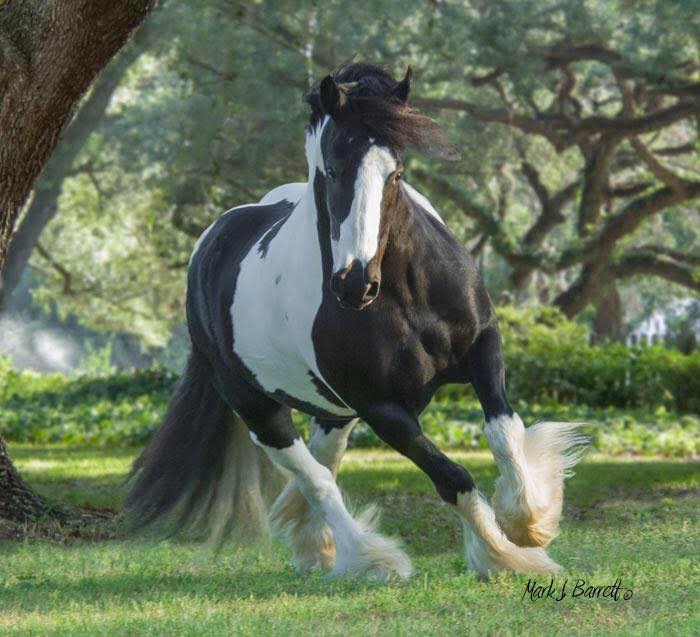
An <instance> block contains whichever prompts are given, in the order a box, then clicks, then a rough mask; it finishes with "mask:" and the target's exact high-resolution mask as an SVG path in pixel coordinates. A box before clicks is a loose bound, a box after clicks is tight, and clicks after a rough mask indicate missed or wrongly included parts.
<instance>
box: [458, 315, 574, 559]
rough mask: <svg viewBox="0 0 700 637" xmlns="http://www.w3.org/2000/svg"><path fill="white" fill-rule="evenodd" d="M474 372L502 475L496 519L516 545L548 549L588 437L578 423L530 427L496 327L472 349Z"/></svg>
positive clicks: (495, 498) (471, 373)
mask: <svg viewBox="0 0 700 637" xmlns="http://www.w3.org/2000/svg"><path fill="white" fill-rule="evenodd" d="M468 368H469V369H468V371H469V377H470V379H471V382H472V384H473V385H474V389H475V390H476V393H477V396H478V397H479V400H480V402H481V406H482V408H483V410H484V414H485V416H486V427H485V429H484V433H485V434H486V438H487V439H488V441H489V447H490V448H491V451H492V452H493V455H494V458H495V460H496V464H497V465H498V469H499V471H500V474H501V475H500V477H499V478H498V480H496V490H495V493H494V496H493V507H494V509H495V511H496V519H497V520H498V523H499V524H500V525H501V527H502V528H503V530H504V531H505V533H506V535H507V536H508V538H509V539H510V540H512V541H513V542H515V543H516V544H518V545H520V546H547V545H548V544H549V543H550V542H551V541H552V539H553V538H554V537H555V536H556V534H557V529H558V526H559V519H560V518H561V512H562V505H563V501H564V479H565V478H566V477H567V475H569V472H570V469H571V468H572V467H573V466H574V465H575V464H576V462H578V460H579V458H580V456H581V453H580V450H581V449H582V448H583V447H582V445H583V443H585V441H586V439H585V437H584V436H582V435H581V434H579V432H578V430H577V425H576V424H574V423H562V422H541V423H537V424H536V425H533V426H531V427H528V428H527V429H526V428H525V426H524V425H523V421H522V420H521V418H520V416H518V414H516V413H515V412H514V411H513V410H512V409H511V407H510V405H509V404H508V400H507V398H506V390H505V371H504V366H503V355H502V353H501V339H500V335H499V333H498V330H497V329H496V328H495V327H490V328H487V329H486V330H484V332H482V334H481V335H480V336H479V338H478V339H477V340H476V342H475V343H474V345H473V346H472V348H471V350H470V351H469V355H468ZM577 448H578V449H579V451H577V450H576V449H577Z"/></svg>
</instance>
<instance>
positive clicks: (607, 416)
mask: <svg viewBox="0 0 700 637" xmlns="http://www.w3.org/2000/svg"><path fill="white" fill-rule="evenodd" d="M566 329H570V328H566ZM524 351H525V352H528V350H527V349H526V350H524ZM660 354H661V353H660V352H659V355H660ZM669 355H671V356H672V357H674V358H675V353H670V354H669ZM524 356H528V357H529V359H533V358H534V356H533V355H531V354H529V353H526V354H524ZM696 356H697V355H696ZM662 358H663V357H662ZM560 360H561V359H560V358H558V357H554V358H553V359H552V361H553V363H552V365H553V366H552V368H549V367H547V366H543V365H541V366H540V367H539V368H538V372H537V374H538V375H539V376H540V377H542V378H551V379H557V381H556V382H557V384H556V386H555V387H556V388H558V391H560V392H562V393H567V392H568V393H569V394H571V396H574V397H576V394H574V393H571V392H570V390H568V389H567V387H568V386H569V385H567V384H566V383H565V382H564V381H563V380H562V379H561V378H560V375H563V374H565V373H566V371H565V370H567V369H568V368H567V367H561V368H560V367H559V362H560ZM599 366H600V367H605V365H602V364H601V365H599ZM601 373H602V372H601ZM537 374H535V375H533V376H529V377H528V378H535V379H536V378H537V377H538V375H537ZM176 380H177V379H176V376H175V375H173V374H172V373H169V372H166V371H164V370H161V369H151V370H145V371H135V372H130V373H125V372H122V373H117V374H110V375H106V376H74V377H66V376H61V375H58V374H54V375H38V374H33V373H31V372H19V371H17V370H15V369H13V368H12V367H11V366H10V365H9V364H8V363H7V362H3V363H2V366H1V367H0V404H2V406H3V409H2V418H1V420H0V434H2V435H3V436H4V437H5V438H7V439H8V440H12V441H27V442H35V443H49V442H52V443H53V442H61V443H65V444H73V445H76V444H92V445H109V446H113V445H124V444H142V443H144V442H145V441H146V440H147V439H148V438H149V436H150V435H151V434H152V433H153V432H154V431H155V430H156V428H157V427H158V426H159V425H160V422H161V418H162V416H163V413H164V410H165V408H166V406H167V403H168V400H169V398H170V394H171V392H172V389H173V386H174V384H175V382H176ZM553 382H554V381H553ZM655 382H656V381H655V380H652V382H651V383H650V385H649V386H650V387H654V386H655V385H654V383H655ZM569 384H570V383H569ZM518 387H519V388H520V390H521V392H520V393H519V394H518V399H517V400H516V401H515V402H514V405H513V406H514V408H515V409H516V410H517V411H518V413H520V415H521V416H522V418H523V419H524V420H525V422H526V423H528V424H530V423H533V422H535V421H539V420H561V421H575V422H582V423H586V428H585V430H586V432H587V433H588V434H589V435H590V436H591V437H592V442H593V446H594V447H595V448H596V449H598V450H601V451H605V452H608V453H623V452H626V453H639V454H663V455H667V456H690V455H693V454H697V453H698V452H700V448H699V446H698V441H699V440H700V417H698V416H697V415H693V414H685V415H679V414H678V413H676V412H674V411H672V410H670V409H668V408H667V407H666V406H664V404H662V403H653V404H654V407H655V408H654V409H650V408H636V409H634V408H630V407H629V406H627V407H625V408H624V409H623V408H619V407H613V406H605V404H604V403H596V404H597V405H598V406H595V407H593V406H588V405H585V404H580V402H579V403H574V402H571V403H568V404H562V403H560V402H556V401H555V400H552V399H551V398H550V397H549V393H550V392H549V391H543V390H542V388H541V386H540V385H539V384H538V383H536V382H533V383H529V384H528V383H527V382H522V383H521V384H520V385H518ZM596 387H597V385H590V384H589V386H588V388H587V389H588V393H586V394H581V395H585V396H592V397H597V398H598V399H600V398H601V397H605V396H608V393H607V390H605V391H603V390H600V391H597V390H596ZM526 389H531V390H532V391H533V392H539V393H536V394H534V396H535V397H533V398H530V399H525V398H524V397H523V394H522V391H523V390H526ZM628 393H630V395H631V392H628ZM642 404H643V403H642ZM294 420H295V424H296V425H297V427H298V428H299V429H300V430H301V431H302V432H303V433H306V432H307V431H308V419H307V418H306V417H304V416H303V415H302V414H299V413H295V415H294ZM421 423H422V425H423V427H424V429H425V431H426V432H427V433H428V435H429V436H430V437H431V438H433V439H434V440H435V442H436V443H437V444H438V445H440V446H441V447H443V448H457V449H485V448H486V447H487V442H486V439H485V437H484V436H483V433H482V430H483V414H482V412H481V408H480V406H479V403H478V401H477V400H476V398H475V397H474V396H473V393H472V392H471V390H470V389H468V388H465V387H464V386H457V385H451V386H448V387H445V388H443V389H442V390H440V392H439V393H438V395H437V396H436V398H435V400H433V402H432V403H431V404H430V406H429V407H428V408H427V409H426V411H425V412H424V413H423V415H422V417H421ZM351 444H353V445H354V446H359V447H368V446H377V445H379V444H380V443H379V440H378V439H377V438H376V436H375V435H374V433H372V431H371V430H370V429H369V428H368V427H367V426H366V425H364V424H361V425H360V426H359V427H357V429H356V430H355V432H353V437H352V440H351Z"/></svg>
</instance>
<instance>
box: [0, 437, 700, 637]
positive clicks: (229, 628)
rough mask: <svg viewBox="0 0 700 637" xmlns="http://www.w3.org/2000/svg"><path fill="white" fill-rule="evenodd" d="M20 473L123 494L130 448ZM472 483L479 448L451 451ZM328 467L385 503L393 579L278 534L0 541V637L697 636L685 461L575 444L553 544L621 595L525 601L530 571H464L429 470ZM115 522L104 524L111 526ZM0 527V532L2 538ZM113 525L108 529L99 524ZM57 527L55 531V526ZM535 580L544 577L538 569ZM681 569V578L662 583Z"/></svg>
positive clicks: (360, 454)
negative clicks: (212, 546)
mask: <svg viewBox="0 0 700 637" xmlns="http://www.w3.org/2000/svg"><path fill="white" fill-rule="evenodd" d="M11 452H12V455H13V456H14V457H15V458H16V460H17V464H18V466H19V468H20V470H21V471H22V474H23V475H25V476H26V477H27V478H28V479H29V480H30V481H31V483H32V484H34V485H36V486H37V488H39V489H40V490H41V491H42V493H46V494H47V495H51V496H52V497H55V498H58V499H60V500H62V501H67V502H71V503H74V504H81V505H88V506H91V507H99V508H103V507H111V508H118V507H119V506H120V492H121V483H122V481H123V479H124V476H125V474H126V472H127V471H128V468H129V466H130V463H131V461H132V460H133V458H134V457H135V455H136V453H137V450H135V449H108V450H106V449H94V448H92V449H75V448H70V449H67V448H61V447H55V446H54V447H37V446H27V445H12V446H11ZM452 455H453V457H454V458H455V459H456V460H457V461H458V462H460V463H462V464H464V465H465V466H467V467H468V468H469V470H470V471H471V472H472V474H473V475H474V478H475V480H476V482H477V484H478V485H479V488H480V489H482V490H483V491H484V493H487V494H490V493H492V492H493V481H494V479H495V478H496V476H497V469H496V467H495V466H494V463H493V460H492V459H491V457H490V454H480V453H469V454H462V453H455V454H452ZM338 480H339V483H340V486H341V489H342V490H343V492H344V494H345V495H346V497H347V499H348V500H349V502H350V503H352V504H354V505H355V507H356V508H357V509H361V507H364V506H366V505H368V504H370V503H376V504H378V505H379V506H380V507H381V509H382V513H383V516H382V520H381V524H380V529H381V531H382V532H383V533H386V534H388V535H392V536H398V537H400V538H401V539H402V540H403V541H404V542H405V544H406V550H407V551H408V553H409V554H410V555H411V558H412V559H413V562H414V565H415V568H416V574H415V575H414V577H413V578H412V579H411V580H410V581H408V582H407V583H405V584H389V585H385V584H379V583H376V582H364V581H357V580H337V579H329V578H328V577H326V576H325V575H324V574H323V573H319V572H313V573H310V574H308V575H303V576H302V575H299V574H298V573H296V572H295V571H294V570H293V569H292V568H291V567H290V566H289V552H288V551H287V550H286V549H285V548H283V547H282V546H281V545H279V544H277V543H275V544H273V546H272V547H271V548H263V547H260V546H248V547H236V546H226V547H225V548H224V550H222V551H220V552H219V553H218V554H217V555H216V556H209V555H202V549H201V547H200V546H198V545H193V544H191V543H187V542H182V541H179V542H175V541H168V542H162V543H158V544H154V543H152V542H148V541H144V540H134V539H129V538H124V537H121V536H117V537H111V538H110V539H109V541H94V540H92V539H88V540H87V541H85V540H83V539H81V538H75V537H71V536H69V535H67V534H66V535H65V536H64V537H61V535H60V534H59V536H58V540H59V541H56V540H53V539H52V540H50V541H46V540H43V539H27V540H25V541H19V542H18V541H14V540H2V539H0V554H1V555H2V560H0V607H1V608H2V614H1V615H0V627H1V628H0V632H3V633H4V634H8V635H14V634H17V635H19V634H22V635H47V634H51V635H65V636H83V635H88V636H89V637H96V636H101V635H104V636H108V637H113V636H115V635H144V636H146V635H147V636H151V635H153V636H155V635H193V636H198V635H230V634H236V635H238V634H241V635H251V636H253V635H265V636H267V635H302V634H313V635H377V634H378V635H426V636H430V635H436V636H440V637H442V636H444V635H448V634H458V635H491V634H494V635H549V634H553V633H558V634H567V635H568V634H585V635H589V634H590V635H601V634H606V635H607V634H609V635H612V634H615V635H637V636H639V637H642V636H647V635H691V634H697V600H696V598H697V589H698V585H699V582H698V569H697V546H698V544H699V543H700V537H698V534H699V532H700V526H699V525H697V524H694V523H693V522H692V520H694V519H696V518H697V511H698V506H700V501H699V499H698V486H700V485H699V484H698V471H697V466H696V465H695V464H694V463H693V462H680V461H669V460H659V459H648V460H640V459H634V460H630V459H627V458H610V457H608V456H596V457H588V458H585V459H584V460H583V462H582V463H581V464H580V465H579V466H578V467H577V469H576V475H575V476H574V477H573V478H571V479H570V480H569V481H568V482H567V487H566V495H565V505H564V516H563V525H562V526H563V528H562V533H561V535H560V536H559V537H558V538H557V539H556V540H555V542H554V543H553V544H552V547H551V549H550V552H551V555H552V556H553V557H554V558H555V559H556V560H557V561H558V562H560V563H561V564H562V565H563V566H564V568H565V569H566V573H565V574H563V575H560V576H557V577H556V580H555V585H556V587H557V589H558V590H559V589H560V588H561V586H562V584H563V582H564V580H565V579H566V578H567V577H568V578H569V583H568V586H567V592H568V593H570V592H571V589H572V586H573V585H574V584H575V582H576V579H577V578H583V579H585V580H586V581H587V582H588V583H589V584H591V585H596V586H598V585H600V586H608V585H611V584H613V583H614V582H615V580H616V579H617V578H620V579H621V584H622V587H623V588H632V590H633V593H634V594H633V597H632V599H630V600H623V599H620V600H619V601H617V602H616V601H614V600H612V599H609V598H606V599H602V598H601V599H587V598H582V597H578V598H571V597H570V595H567V597H566V598H565V599H563V600H562V601H561V602H554V601H552V600H551V599H550V600H548V599H543V600H539V601H535V602H532V601H530V600H529V598H525V599H523V592H524V591H525V586H526V584H527V582H528V576H527V575H521V576H518V575H510V576H504V577H496V578H493V580H492V581H490V582H489V583H480V582H478V581H477V580H476V579H475V577H474V576H473V575H472V574H470V573H469V572H468V571H466V569H465V564H464V559H463V557H462V555H463V554H462V547H461V531H460V528H459V522H458V519H457V517H456V516H455V514H454V512H453V511H452V508H451V507H448V506H444V505H442V504H441V503H440V501H439V498H438V497H437V495H436V494H435V491H434V489H433V487H432V485H431V484H430V481H429V480H428V479H427V478H426V477H425V475H424V474H422V473H421V472H420V471H419V470H418V469H417V468H415V467H414V466H412V465H411V463H410V462H409V461H408V460H406V459H403V458H401V457H400V456H398V454H395V453H386V452H376V451H366V450H362V451H357V450H352V451H350V452H349V453H348V454H347V455H346V458H345V459H344V460H343V464H342V467H341V470H340V473H339V476H338ZM111 527H112V524H111V523H110V528H111ZM2 535H3V534H2V528H0V537H2ZM111 535H112V536H113V535H114V532H112V534H111ZM62 539H63V540H65V541H60V540H62ZM537 579H538V582H539V583H543V584H544V585H545V586H546V585H547V584H548V583H549V578H548V577H547V578H537ZM673 583H678V584H679V585H677V586H675V585H671V584H673Z"/></svg>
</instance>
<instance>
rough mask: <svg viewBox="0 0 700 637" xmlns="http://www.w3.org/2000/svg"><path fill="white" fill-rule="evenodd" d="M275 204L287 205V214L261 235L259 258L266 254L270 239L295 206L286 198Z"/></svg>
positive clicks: (274, 235)
mask: <svg viewBox="0 0 700 637" xmlns="http://www.w3.org/2000/svg"><path fill="white" fill-rule="evenodd" d="M275 205H276V206H277V205H281V206H287V214H285V215H284V216H283V217H282V218H281V219H280V220H279V221H277V222H275V224H274V225H273V226H272V228H270V229H269V230H268V231H267V232H266V233H265V234H264V235H263V238H262V239H260V242H259V243H258V254H259V255H260V258H261V259H264V258H265V257H266V256H267V250H268V248H269V247H270V241H272V240H273V239H274V238H275V237H276V236H277V233H278V232H279V231H280V228H281V227H282V226H283V225H284V222H285V221H287V219H288V218H289V215H291V214H292V211H293V210H294V206H295V204H293V203H292V202H291V201H289V200H287V199H282V201H279V202H278V203H276V204H275Z"/></svg>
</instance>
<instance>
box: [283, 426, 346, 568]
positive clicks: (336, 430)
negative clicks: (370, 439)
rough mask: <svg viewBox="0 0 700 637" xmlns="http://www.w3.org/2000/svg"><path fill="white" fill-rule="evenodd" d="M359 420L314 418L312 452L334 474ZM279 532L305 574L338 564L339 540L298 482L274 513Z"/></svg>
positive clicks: (294, 482)
mask: <svg viewBox="0 0 700 637" xmlns="http://www.w3.org/2000/svg"><path fill="white" fill-rule="evenodd" d="M356 423H357V419H351V420H322V419H318V418H312V419H311V435H310V437H309V451H310V452H311V455H313V457H314V458H315V459H316V460H318V462H320V463H321V464H322V465H324V466H325V467H327V468H328V469H329V470H330V472H331V473H332V474H333V477H335V476H337V475H338V468H339V467H340V462H341V460H342V458H343V454H344V453H345V450H346V448H347V444H348V436H349V435H350V432H351V431H352V429H353V427H354V426H355V424H356ZM270 521H271V523H272V526H273V528H274V529H275V531H277V532H278V533H280V534H281V535H283V536H285V537H286V539H287V541H288V542H289V544H290V546H291V548H292V552H293V555H294V558H293V562H294V565H295V566H296V568H297V569H298V570H300V571H302V572H304V571H309V570H311V569H314V568H318V567H321V568H332V567H333V566H334V565H335V541H334V539H333V532H332V531H331V528H330V526H328V524H327V523H326V521H325V519H324V518H323V515H322V514H321V512H320V511H318V510H316V509H313V508H312V507H311V505H310V504H309V501H308V500H307V499H306V498H305V497H304V496H303V495H302V493H301V491H300V490H299V487H298V486H297V483H296V480H291V481H290V482H289V483H288V484H287V487H286V488H285V489H284V491H283V492H282V493H281V494H280V495H279V497H278V498H277V500H276V501H275V503H274V504H273V506H272V509H271V511H270Z"/></svg>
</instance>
